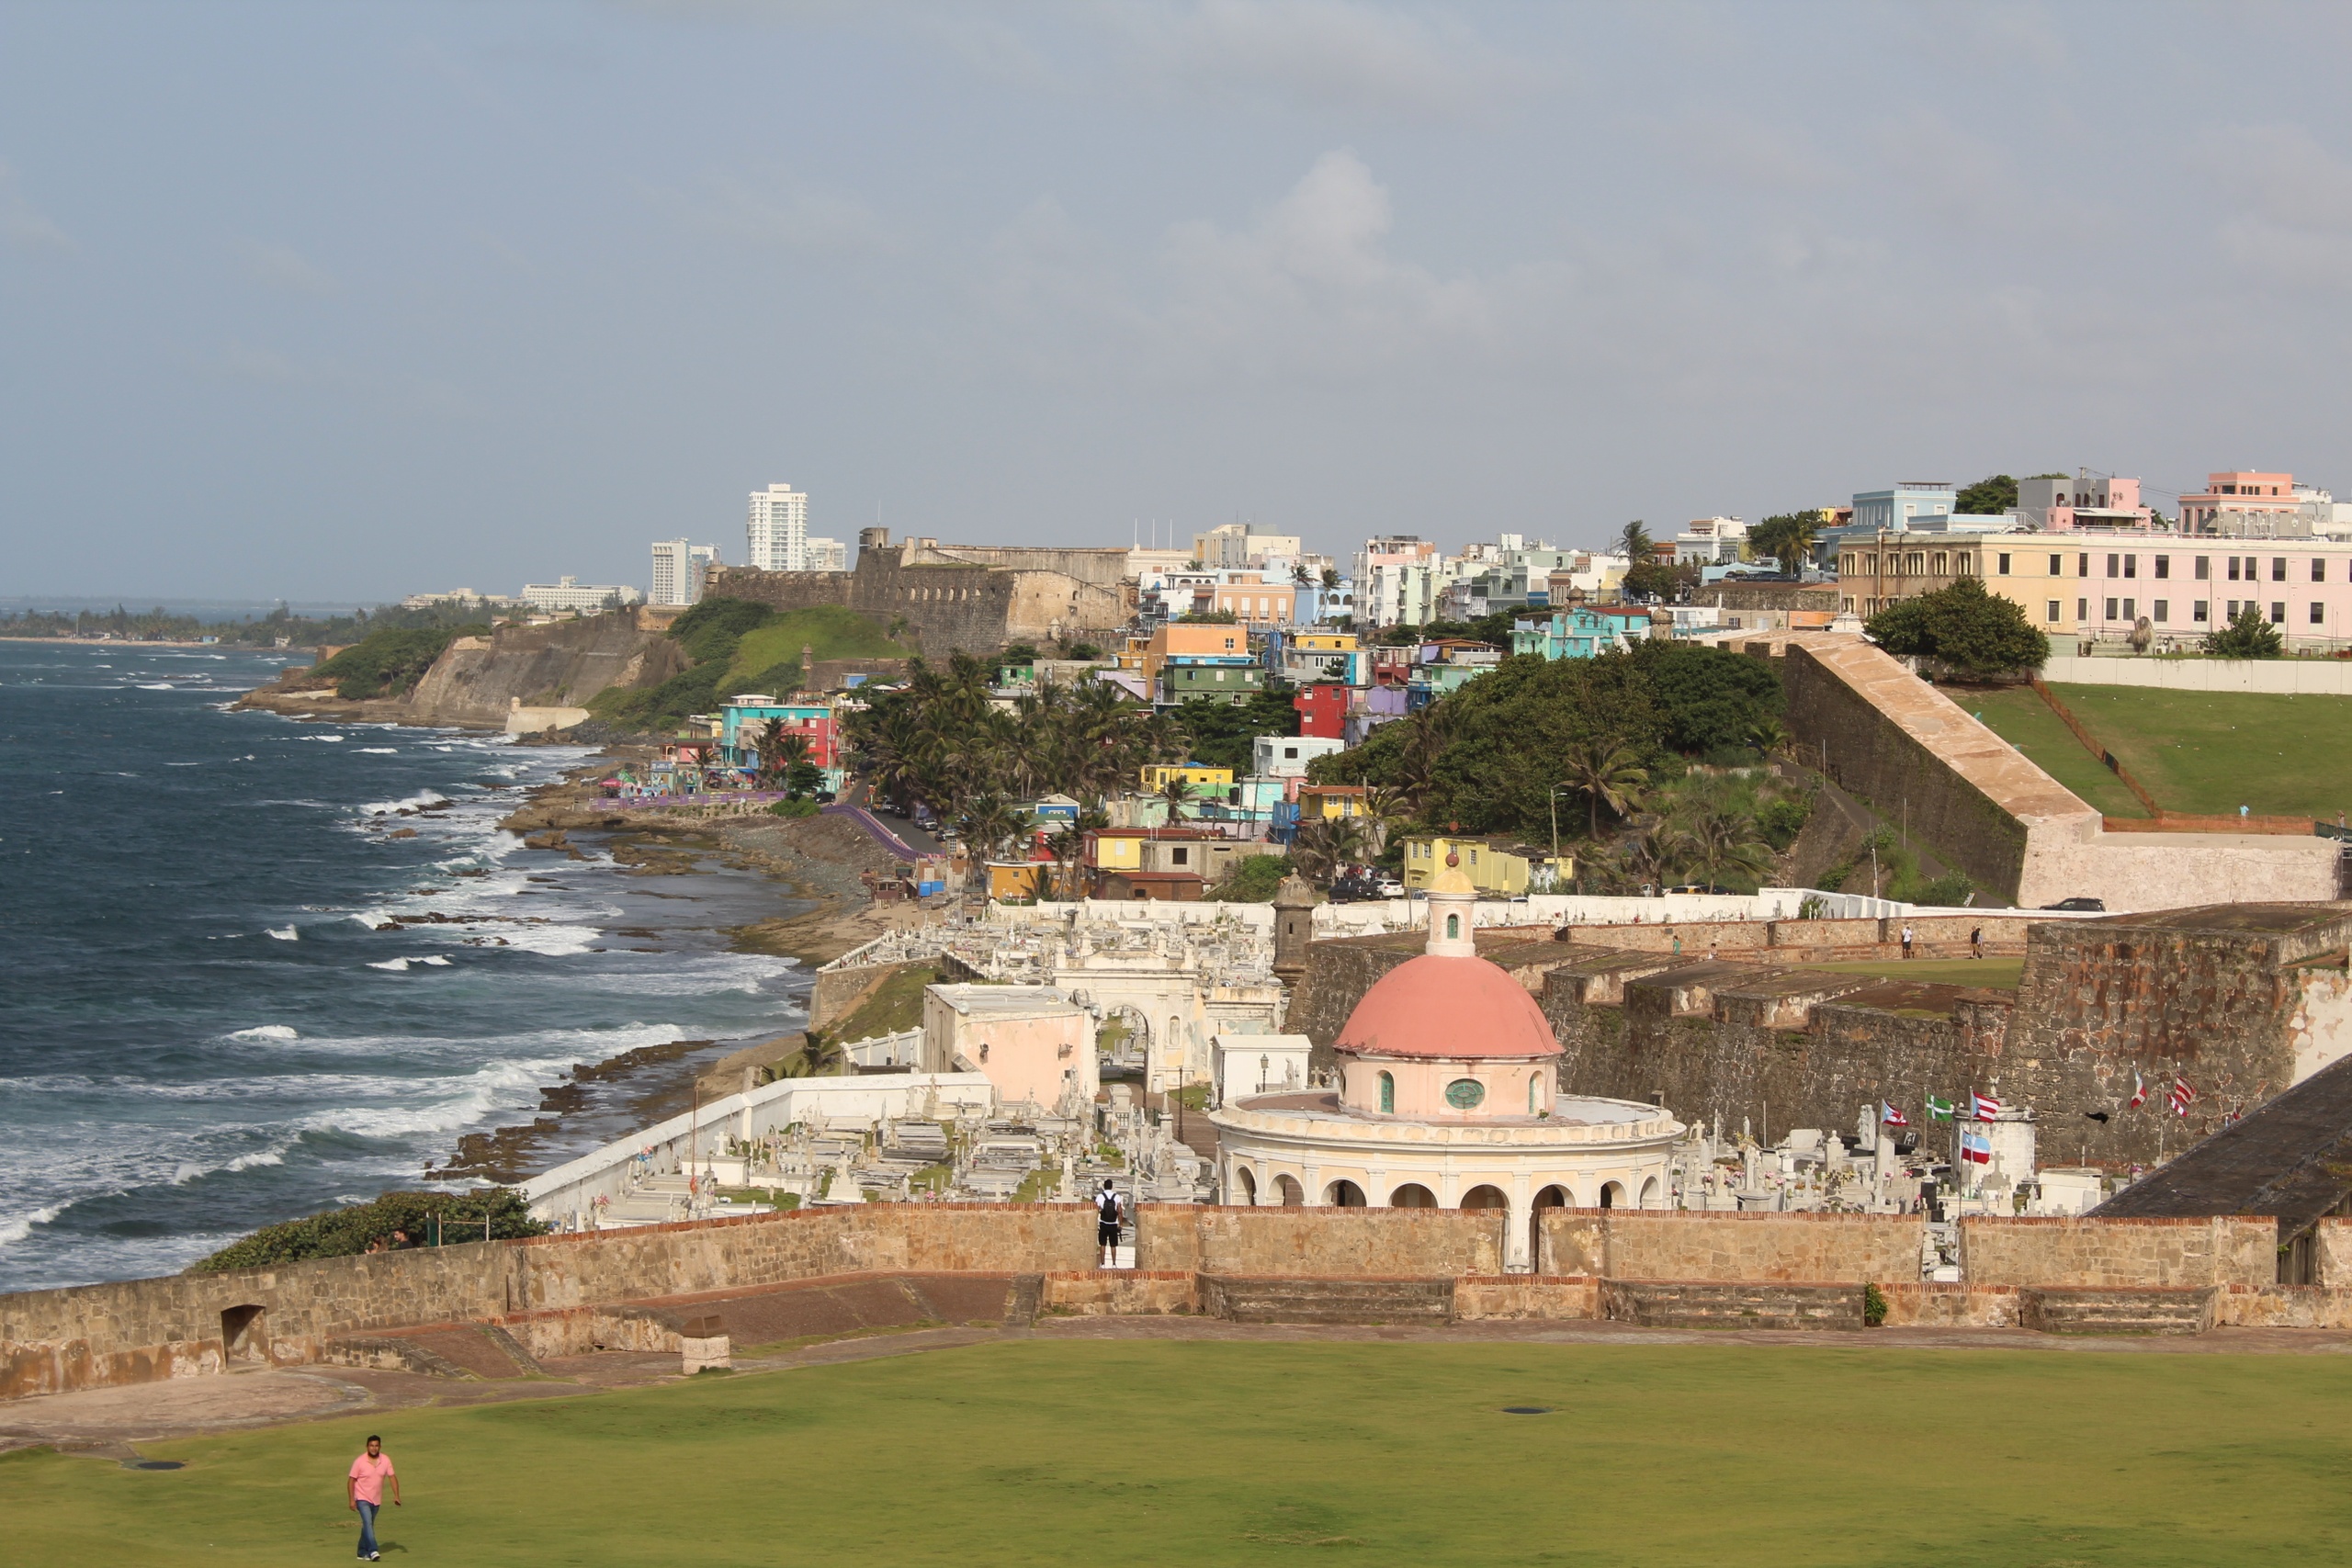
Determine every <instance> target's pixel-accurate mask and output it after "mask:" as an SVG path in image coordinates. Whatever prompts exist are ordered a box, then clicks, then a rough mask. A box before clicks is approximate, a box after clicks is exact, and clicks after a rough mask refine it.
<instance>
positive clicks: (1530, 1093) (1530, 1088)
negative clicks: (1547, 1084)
mask: <svg viewBox="0 0 2352 1568" xmlns="http://www.w3.org/2000/svg"><path fill="white" fill-rule="evenodd" d="M1527 1113H1528V1114H1529V1115H1530V1116H1532V1115H1534V1114H1535V1075H1534V1074H1532V1073H1530V1074H1528V1075H1527Z"/></svg>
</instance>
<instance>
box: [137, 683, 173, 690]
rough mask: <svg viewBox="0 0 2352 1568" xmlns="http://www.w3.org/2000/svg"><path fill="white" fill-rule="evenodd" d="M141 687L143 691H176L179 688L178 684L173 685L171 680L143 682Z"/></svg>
mask: <svg viewBox="0 0 2352 1568" xmlns="http://www.w3.org/2000/svg"><path fill="white" fill-rule="evenodd" d="M139 689H140V690H141V691H142V692H176V691H178V690H179V688H178V687H177V686H175V685H173V684H172V683H171V682H169V681H157V682H152V683H151V682H141V683H140V686H139Z"/></svg>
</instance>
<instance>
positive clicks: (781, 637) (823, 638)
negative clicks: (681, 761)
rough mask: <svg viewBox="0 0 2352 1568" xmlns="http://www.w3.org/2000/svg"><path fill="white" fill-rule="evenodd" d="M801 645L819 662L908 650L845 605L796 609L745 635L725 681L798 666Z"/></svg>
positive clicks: (895, 655) (902, 653)
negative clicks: (781, 665)
mask: <svg viewBox="0 0 2352 1568" xmlns="http://www.w3.org/2000/svg"><path fill="white" fill-rule="evenodd" d="M804 647H805V648H810V649H815V651H816V656H817V657H818V658H819V659H895V658H901V657H904V656H905V654H906V653H907V651H908V650H907V649H903V648H901V647H899V645H898V644H897V643H895V642H892V641H891V640H890V639H889V638H888V637H886V636H884V635H883V629H882V626H881V625H880V624H879V623H877V622H876V621H874V620H873V619H871V618H869V617H867V616H865V615H859V614H858V613H857V612H856V611H854V610H853V609H850V608H849V607H848V606H847V605H842V604H825V605H820V606H819V607H817V608H815V609H809V610H795V611H793V612H791V613H790V614H789V615H780V616H778V617H777V618H776V619H775V620H773V621H770V622H769V623H768V624H767V625H765V626H760V627H757V628H755V629H754V630H752V631H749V632H746V633H745V634H744V635H743V640H742V641H741V643H740V644H738V645H737V647H736V649H735V658H734V660H733V661H732V662H731V663H730V664H729V666H728V670H727V680H729V681H747V680H750V679H752V678H753V677H755V676H757V675H760V674H763V673H764V672H765V671H769V670H771V669H773V668H775V666H776V665H779V664H786V663H794V662H797V661H798V660H799V658H800V650H801V649H803V648H804ZM720 685H721V686H722V687H723V686H725V685H726V682H725V681H722V682H720ZM729 689H730V690H731V688H729Z"/></svg>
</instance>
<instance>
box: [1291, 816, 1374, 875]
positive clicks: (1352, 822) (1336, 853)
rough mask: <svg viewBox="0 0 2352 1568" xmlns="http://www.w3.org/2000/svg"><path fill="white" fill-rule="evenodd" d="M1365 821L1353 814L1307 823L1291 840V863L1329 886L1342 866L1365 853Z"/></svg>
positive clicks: (1302, 872)
mask: <svg viewBox="0 0 2352 1568" xmlns="http://www.w3.org/2000/svg"><path fill="white" fill-rule="evenodd" d="M1363 842H1364V831H1363V821H1362V820H1361V819H1360V818H1354V817H1325V818H1317V820H1315V821H1312V822H1309V823H1307V824H1306V826H1305V827H1303V828H1301V829H1299V830H1298V834H1297V836H1296V837H1295V838H1294V839H1292V840H1291V844H1290V859H1291V864H1293V865H1295V866H1296V867H1297V868H1298V874H1300V875H1301V876H1304V877H1306V879H1307V880H1308V881H1309V882H1312V883H1314V884H1316V885H1317V886H1329V884H1330V881H1331V879H1332V878H1333V877H1335V876H1337V875H1338V874H1340V868H1341V867H1342V866H1346V865H1351V864H1353V863H1356V862H1357V861H1358V860H1360V859H1362V858H1363Z"/></svg>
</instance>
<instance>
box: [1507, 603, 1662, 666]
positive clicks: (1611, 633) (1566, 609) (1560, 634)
mask: <svg viewBox="0 0 2352 1568" xmlns="http://www.w3.org/2000/svg"><path fill="white" fill-rule="evenodd" d="M1649 635H1650V612H1649V606H1648V605H1646V604H1569V605H1565V606H1563V607H1561V608H1559V609H1556V610H1548V611H1546V612H1544V614H1543V615H1522V616H1521V617H1520V618H1519V619H1518V620H1515V621H1513V622H1512V623H1511V629H1510V650H1511V651H1512V652H1513V653H1532V654H1534V655H1536V656H1537V657H1538V658H1542V659H1591V658H1594V657H1595V656H1597V655H1600V654H1602V653H1606V652H1608V651H1609V650H1610V649H1612V648H1626V647H1630V646H1631V645H1632V644H1634V643H1636V642H1639V641H1640V640H1641V639H1642V638H1644V637H1647V636H1649Z"/></svg>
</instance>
